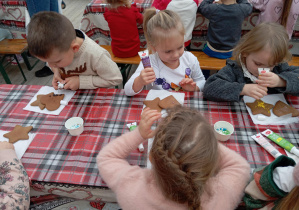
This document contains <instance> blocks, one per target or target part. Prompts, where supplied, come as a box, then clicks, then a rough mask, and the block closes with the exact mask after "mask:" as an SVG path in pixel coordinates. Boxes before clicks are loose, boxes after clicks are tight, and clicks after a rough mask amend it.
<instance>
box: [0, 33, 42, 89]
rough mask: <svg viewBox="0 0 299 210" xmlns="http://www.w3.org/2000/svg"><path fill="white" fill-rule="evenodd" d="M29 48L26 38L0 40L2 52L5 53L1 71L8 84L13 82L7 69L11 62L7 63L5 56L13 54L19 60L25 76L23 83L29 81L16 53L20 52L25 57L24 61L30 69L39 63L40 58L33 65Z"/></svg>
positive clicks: (0, 61)
mask: <svg viewBox="0 0 299 210" xmlns="http://www.w3.org/2000/svg"><path fill="white" fill-rule="evenodd" d="M27 50H28V44H27V40H26V39H4V40H2V41H1V42H0V54H1V55H4V56H3V57H2V59H1V60H0V72H1V74H2V76H3V78H4V80H5V82H6V83H7V84H11V81H10V79H9V77H8V75H7V73H6V71H5V67H6V66H7V65H8V64H9V63H6V64H5V65H4V63H5V57H7V56H13V57H14V59H15V60H16V61H17V64H18V67H19V69H20V71H21V73H22V76H23V78H24V81H23V82H22V84H23V83H24V82H26V81H27V79H26V77H25V74H24V72H23V69H22V67H21V65H20V63H19V61H18V59H17V56H16V54H20V55H21V56H22V57H23V59H24V63H25V64H26V67H27V69H28V70H29V71H30V70H32V69H33V67H34V66H35V65H36V64H37V62H38V61H39V60H37V61H36V62H35V63H34V65H31V64H30V62H29V60H28V57H27Z"/></svg>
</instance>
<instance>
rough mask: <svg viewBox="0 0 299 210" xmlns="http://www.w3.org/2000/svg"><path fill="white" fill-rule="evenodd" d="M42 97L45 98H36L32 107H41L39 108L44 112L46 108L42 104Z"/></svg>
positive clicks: (39, 96) (38, 96)
mask: <svg viewBox="0 0 299 210" xmlns="http://www.w3.org/2000/svg"><path fill="white" fill-rule="evenodd" d="M42 96H44V95H37V96H36V98H37V99H36V101H33V102H32V103H31V104H30V105H31V106H39V108H40V109H41V110H43V109H44V108H45V104H42V103H41V102H40V98H41V97H42Z"/></svg>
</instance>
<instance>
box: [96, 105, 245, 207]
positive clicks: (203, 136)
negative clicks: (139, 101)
mask: <svg viewBox="0 0 299 210" xmlns="http://www.w3.org/2000/svg"><path fill="white" fill-rule="evenodd" d="M167 113H168V115H167V116H166V117H165V118H164V119H162V120H161V122H160V123H159V125H158V127H157V129H156V130H152V129H151V127H152V125H153V124H154V123H155V121H157V120H159V119H160V118H161V113H160V112H158V111H156V110H151V109H149V108H145V109H144V110H143V112H142V115H141V120H140V123H139V126H138V128H137V129H135V130H133V131H131V132H129V133H126V134H123V135H122V136H120V137H118V138H117V139H115V140H113V141H112V142H110V143H109V144H108V145H107V146H105V147H104V148H103V149H102V150H101V151H100V153H99V155H98V157H97V164H98V168H99V171H100V175H101V177H102V178H103V180H104V181H105V182H106V184H107V185H108V187H110V188H111V189H112V190H113V191H114V192H115V193H116V196H117V201H118V204H119V205H120V206H121V207H122V209H144V210H146V209H150V210H152V209H172V210H175V209H213V210H217V209H234V208H236V207H237V205H238V203H239V202H240V200H241V198H242V195H243V191H244V189H245V186H246V184H247V182H248V181H249V176H250V168H249V165H248V163H247V162H246V160H245V159H243V158H242V157H241V156H240V155H238V154H237V153H235V152H233V151H231V150H230V149H228V148H226V147H225V146H223V145H222V144H219V143H218V142H217V140H216V138H215V136H214V131H213V129H212V127H211V126H210V124H209V123H208V122H207V121H206V120H205V118H204V117H203V116H202V115H201V114H200V113H199V112H198V111H197V110H193V109H190V108H186V107H181V106H178V107H174V108H171V109H169V110H167ZM153 136H155V139H154V142H153V145H152V148H151V151H150V154H149V159H150V161H151V163H152V169H144V168H140V167H139V166H131V165H130V164H129V163H128V161H127V160H126V158H127V157H128V156H129V154H130V152H131V151H133V150H135V149H136V148H137V147H138V145H139V144H140V143H142V142H143V141H145V140H146V139H148V138H152V137H153Z"/></svg>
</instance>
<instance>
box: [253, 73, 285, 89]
mask: <svg viewBox="0 0 299 210" xmlns="http://www.w3.org/2000/svg"><path fill="white" fill-rule="evenodd" d="M256 82H257V83H258V84H259V85H261V86H264V87H271V88H273V87H285V86H286V81H285V80H284V79H282V78H280V77H279V76H278V75H277V74H275V73H273V72H266V73H262V74H260V75H259V77H258V80H257V81H256Z"/></svg>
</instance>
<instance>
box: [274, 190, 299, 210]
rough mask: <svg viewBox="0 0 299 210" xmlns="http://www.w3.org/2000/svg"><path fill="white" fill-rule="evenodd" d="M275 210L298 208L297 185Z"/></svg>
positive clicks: (293, 209) (298, 192)
mask: <svg viewBox="0 0 299 210" xmlns="http://www.w3.org/2000/svg"><path fill="white" fill-rule="evenodd" d="M275 209H277V210H298V209H299V187H298V186H296V187H294V188H293V190H292V191H291V192H290V193H289V194H288V195H287V196H285V197H284V198H283V199H282V200H281V201H280V202H279V204H278V206H277V207H276V208H275Z"/></svg>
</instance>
